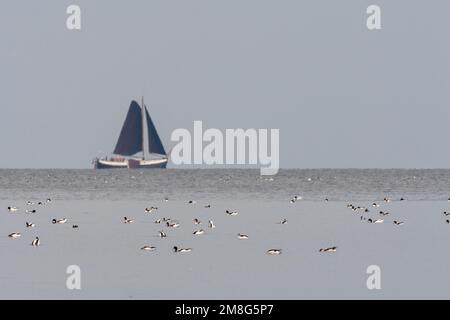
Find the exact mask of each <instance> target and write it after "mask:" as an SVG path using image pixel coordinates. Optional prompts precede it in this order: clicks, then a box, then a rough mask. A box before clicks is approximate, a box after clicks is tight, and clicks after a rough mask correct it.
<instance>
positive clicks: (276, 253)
mask: <svg viewBox="0 0 450 320" xmlns="http://www.w3.org/2000/svg"><path fill="white" fill-rule="evenodd" d="M266 254H269V255H280V254H281V249H269V250H267V252H266Z"/></svg>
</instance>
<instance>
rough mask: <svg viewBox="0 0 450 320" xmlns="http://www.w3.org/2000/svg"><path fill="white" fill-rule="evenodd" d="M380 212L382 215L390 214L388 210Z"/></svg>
mask: <svg viewBox="0 0 450 320" xmlns="http://www.w3.org/2000/svg"><path fill="white" fill-rule="evenodd" d="M379 214H381V215H382V216H387V215H389V212H387V211H380V212H379Z"/></svg>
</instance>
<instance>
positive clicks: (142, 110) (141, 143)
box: [94, 98, 168, 169]
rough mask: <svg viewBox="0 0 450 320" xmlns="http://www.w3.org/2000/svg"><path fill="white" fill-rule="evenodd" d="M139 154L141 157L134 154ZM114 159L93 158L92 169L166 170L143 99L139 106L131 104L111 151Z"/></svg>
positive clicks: (158, 139)
mask: <svg viewBox="0 0 450 320" xmlns="http://www.w3.org/2000/svg"><path fill="white" fill-rule="evenodd" d="M144 128H147V137H148V138H147V141H148V153H149V154H151V155H152V158H151V159H146V157H145V155H146V153H145V136H146V134H145V129H144ZM139 152H142V157H137V156H136V154H137V153H139ZM113 153H114V156H113V157H110V158H102V159H100V158H96V159H95V160H94V168H95V169H120V168H130V169H142V168H165V167H166V166H167V162H168V157H167V153H166V151H165V150H164V146H163V144H162V142H161V139H160V138H159V135H158V132H157V131H156V128H155V125H154V124H153V121H152V118H151V117H150V115H149V113H148V110H147V107H146V106H145V104H144V98H142V102H141V105H139V104H138V103H137V102H136V101H134V100H133V101H131V104H130V108H129V109H128V114H127V117H126V119H125V122H124V124H123V126H122V130H121V132H120V136H119V140H117V144H116V147H115V149H114V152H113Z"/></svg>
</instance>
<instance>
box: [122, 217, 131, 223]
mask: <svg viewBox="0 0 450 320" xmlns="http://www.w3.org/2000/svg"><path fill="white" fill-rule="evenodd" d="M123 223H134V220H133V219H128V218H127V217H123Z"/></svg>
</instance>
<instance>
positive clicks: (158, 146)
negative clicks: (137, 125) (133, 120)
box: [145, 107, 166, 155]
mask: <svg viewBox="0 0 450 320" xmlns="http://www.w3.org/2000/svg"><path fill="white" fill-rule="evenodd" d="M145 117H146V120H147V131H148V152H149V153H156V154H162V155H166V151H165V150H164V146H163V144H162V142H161V139H160V138H159V135H158V132H157V131H156V128H155V125H154V124H153V121H152V118H151V117H150V115H149V114H148V110H147V107H145Z"/></svg>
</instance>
